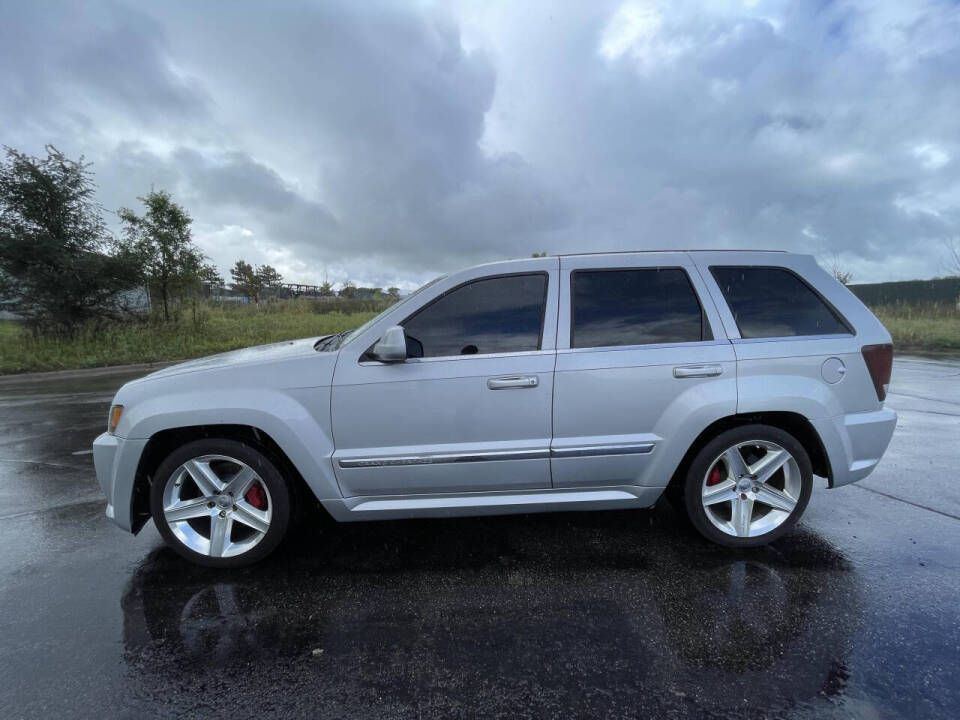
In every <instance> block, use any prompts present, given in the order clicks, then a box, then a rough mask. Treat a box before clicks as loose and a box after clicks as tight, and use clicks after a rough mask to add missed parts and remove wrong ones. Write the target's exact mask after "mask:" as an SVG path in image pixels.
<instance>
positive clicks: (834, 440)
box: [813, 408, 897, 487]
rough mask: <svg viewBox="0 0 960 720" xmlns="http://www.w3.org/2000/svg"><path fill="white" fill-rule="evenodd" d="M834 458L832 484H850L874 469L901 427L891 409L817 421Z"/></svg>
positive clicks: (817, 425) (822, 438)
mask: <svg viewBox="0 0 960 720" xmlns="http://www.w3.org/2000/svg"><path fill="white" fill-rule="evenodd" d="M813 425H814V427H815V428H816V430H817V432H818V433H819V434H820V439H821V441H822V442H823V447H824V449H825V450H826V451H827V457H828V458H829V460H830V469H831V471H832V477H831V479H830V487H839V486H841V485H849V484H850V483H853V482H857V481H858V480H863V478H865V477H866V476H867V475H869V474H870V473H871V472H873V469H874V468H875V467H876V466H877V463H879V462H880V458H881V457H883V453H884V452H886V450H887V446H888V445H889V444H890V438H892V437H893V431H894V428H896V426H897V413H895V412H894V411H893V410H891V409H889V408H881V409H880V410H876V411H874V412H866V413H851V414H850V415H837V416H836V417H832V418H823V419H820V420H815V421H813Z"/></svg>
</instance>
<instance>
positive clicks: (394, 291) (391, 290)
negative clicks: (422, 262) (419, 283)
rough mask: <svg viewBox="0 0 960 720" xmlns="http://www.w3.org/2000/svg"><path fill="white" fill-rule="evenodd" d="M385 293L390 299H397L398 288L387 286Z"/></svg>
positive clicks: (398, 297) (398, 296)
mask: <svg viewBox="0 0 960 720" xmlns="http://www.w3.org/2000/svg"><path fill="white" fill-rule="evenodd" d="M387 295H388V296H389V297H390V299H391V300H399V299H400V288H398V287H392V288H387Z"/></svg>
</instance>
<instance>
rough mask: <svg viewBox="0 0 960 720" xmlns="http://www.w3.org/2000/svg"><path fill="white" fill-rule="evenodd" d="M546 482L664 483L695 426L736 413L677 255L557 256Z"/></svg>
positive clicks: (719, 340)
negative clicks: (558, 298)
mask: <svg viewBox="0 0 960 720" xmlns="http://www.w3.org/2000/svg"><path fill="white" fill-rule="evenodd" d="M560 283H561V295H562V299H561V303H560V314H559V324H558V337H557V366H556V375H555V379H554V403H553V423H554V430H553V442H552V446H551V455H552V460H551V467H552V473H553V484H554V487H586V486H599V485H648V486H663V485H666V483H667V482H668V481H669V479H670V473H672V471H673V468H674V467H676V465H677V464H678V463H679V461H680V459H681V458H682V456H683V454H684V453H685V452H686V450H687V448H689V446H690V443H691V442H692V441H693V439H694V438H695V437H696V435H697V434H698V433H699V432H700V431H701V430H702V429H703V428H704V427H706V425H708V424H709V423H710V422H711V421H712V420H713V419H716V418H717V417H722V416H724V415H732V414H733V413H734V412H735V411H736V363H735V358H734V353H733V349H732V347H731V345H730V343H729V342H728V341H727V340H726V337H725V335H724V331H723V327H722V324H721V323H720V320H719V317H718V315H717V311H716V308H715V307H714V305H713V302H712V300H711V298H710V296H709V294H708V293H707V292H706V289H705V287H704V284H703V281H702V279H701V278H700V275H699V273H698V272H697V270H696V268H695V267H694V265H693V262H692V261H691V260H690V258H689V256H688V255H687V254H686V253H635V254H610V255H601V256H592V257H575V256H574V257H564V258H561V263H560Z"/></svg>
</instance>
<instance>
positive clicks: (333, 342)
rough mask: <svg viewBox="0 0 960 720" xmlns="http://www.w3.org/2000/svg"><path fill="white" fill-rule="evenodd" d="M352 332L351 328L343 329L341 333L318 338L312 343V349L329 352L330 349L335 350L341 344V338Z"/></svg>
mask: <svg viewBox="0 0 960 720" xmlns="http://www.w3.org/2000/svg"><path fill="white" fill-rule="evenodd" d="M352 332H353V330H352V329H351V330H344V331H343V332H342V333H337V334H336V335H330V336H329V337H325V338H320V339H319V340H317V342H316V343H314V346H313V349H314V350H316V351H317V352H329V351H331V350H337V349H338V348H339V347H340V346H341V345H342V344H343V339H344V338H345V337H346V336H347V335H349V334H350V333H352Z"/></svg>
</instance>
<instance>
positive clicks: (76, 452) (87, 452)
mask: <svg viewBox="0 0 960 720" xmlns="http://www.w3.org/2000/svg"><path fill="white" fill-rule="evenodd" d="M70 454H71V455H91V454H93V450H75V451H74V452H72V453H70Z"/></svg>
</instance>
